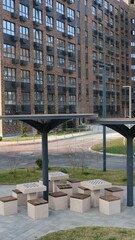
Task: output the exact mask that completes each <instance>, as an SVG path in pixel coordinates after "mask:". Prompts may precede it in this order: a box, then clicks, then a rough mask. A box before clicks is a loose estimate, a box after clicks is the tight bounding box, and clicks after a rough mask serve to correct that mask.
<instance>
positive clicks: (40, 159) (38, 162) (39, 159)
mask: <svg viewBox="0 0 135 240" xmlns="http://www.w3.org/2000/svg"><path fill="white" fill-rule="evenodd" d="M36 164H37V166H38V167H39V169H42V158H37V160H36Z"/></svg>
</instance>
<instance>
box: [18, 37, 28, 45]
mask: <svg viewBox="0 0 135 240" xmlns="http://www.w3.org/2000/svg"><path fill="white" fill-rule="evenodd" d="M20 42H21V44H27V43H28V42H29V40H28V39H26V38H20Z"/></svg>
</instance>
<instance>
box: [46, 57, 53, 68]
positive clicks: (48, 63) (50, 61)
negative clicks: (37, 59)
mask: <svg viewBox="0 0 135 240" xmlns="http://www.w3.org/2000/svg"><path fill="white" fill-rule="evenodd" d="M47 65H51V66H53V65H54V57H53V56H51V55H47Z"/></svg>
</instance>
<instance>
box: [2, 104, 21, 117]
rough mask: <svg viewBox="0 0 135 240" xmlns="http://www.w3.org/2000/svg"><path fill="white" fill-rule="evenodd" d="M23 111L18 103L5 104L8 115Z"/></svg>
mask: <svg viewBox="0 0 135 240" xmlns="http://www.w3.org/2000/svg"><path fill="white" fill-rule="evenodd" d="M19 113H21V109H20V106H19V105H16V104H12V105H11V104H5V114H6V115H8V114H9V115H15V114H19Z"/></svg>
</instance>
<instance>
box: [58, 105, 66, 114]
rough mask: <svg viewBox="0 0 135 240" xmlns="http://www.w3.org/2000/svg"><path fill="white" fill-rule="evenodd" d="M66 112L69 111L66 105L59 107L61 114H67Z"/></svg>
mask: <svg viewBox="0 0 135 240" xmlns="http://www.w3.org/2000/svg"><path fill="white" fill-rule="evenodd" d="M66 110H67V105H66V104H63V105H59V107H58V111H59V113H66Z"/></svg>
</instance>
